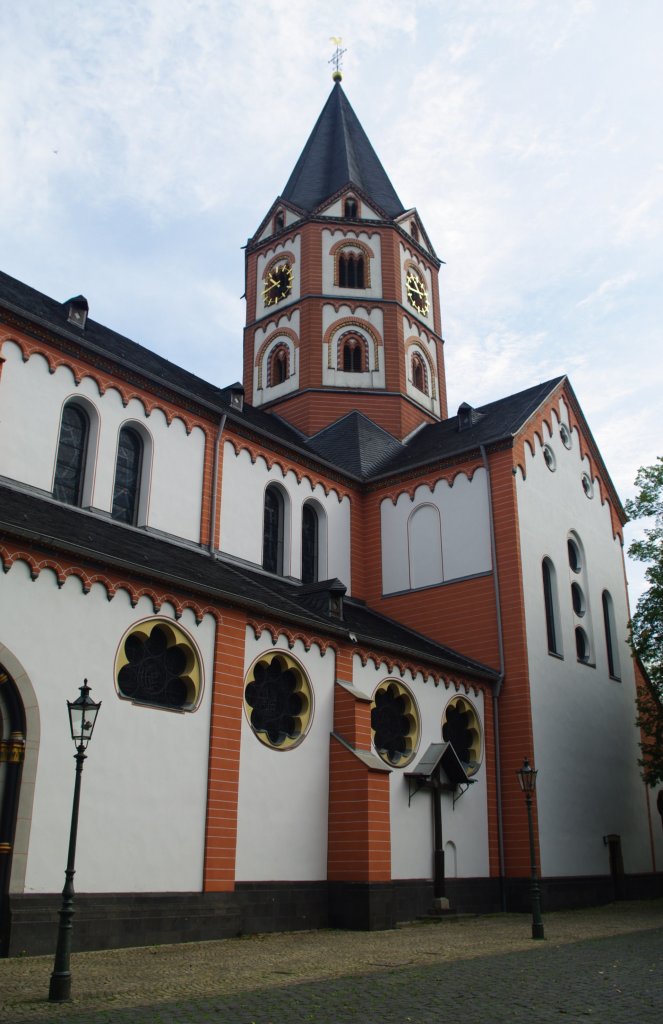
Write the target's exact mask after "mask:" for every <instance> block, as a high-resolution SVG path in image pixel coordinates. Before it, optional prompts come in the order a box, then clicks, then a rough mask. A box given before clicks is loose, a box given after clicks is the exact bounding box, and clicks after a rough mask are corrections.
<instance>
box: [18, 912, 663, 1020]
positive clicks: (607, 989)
mask: <svg viewBox="0 0 663 1024" xmlns="http://www.w3.org/2000/svg"><path fill="white" fill-rule="evenodd" d="M545 928H546V939H545V941H543V942H534V941H532V939H531V938H530V920H529V918H528V917H526V916H521V915H514V914H511V915H496V916H491V917H478V918H464V919H461V920H460V921H458V922H456V923H451V922H444V923H440V924H413V925H409V926H407V927H405V928H399V929H397V930H395V931H389V932H371V933H366V932H344V931H322V932H291V933H288V934H284V935H257V936H248V937H246V938H241V939H226V940H223V941H220V942H201V943H191V944H183V945H179V946H150V947H147V948H143V949H124V950H113V951H111V952H97V953H78V954H75V955H74V956H73V957H72V975H73V989H72V993H73V1000H72V1002H70V1003H68V1004H64V1005H51V1004H49V1003H48V1002H47V1001H46V995H47V992H48V981H49V976H50V972H51V969H52V959H51V958H50V957H30V958H25V959H20V958H19V959H13V960H3V961H0V1021H12V1022H14V1021H16V1022H17V1024H18V1022H23V1024H27V1022H37V1021H39V1022H41V1024H45V1022H53V1024H209V1022H215V1024H359V1022H361V1024H440V1022H442V1021H444V1022H446V1021H449V1022H461V1024H465V1022H468V1024H502V1022H506V1021H509V1022H518V1021H527V1022H528V1024H544V1022H545V1024H548V1022H551V1021H555V1022H558V1024H573V1022H579V1021H581V1022H583V1024H586V1022H587V1021H591V1020H592V1019H593V1020H594V1021H596V1022H597V1024H598V1022H600V1024H661V1021H663V900H657V901H653V902H649V903H620V904H614V905H612V906H609V907H601V908H597V909H592V910H583V911H567V912H565V913H555V914H547V915H546V916H545Z"/></svg>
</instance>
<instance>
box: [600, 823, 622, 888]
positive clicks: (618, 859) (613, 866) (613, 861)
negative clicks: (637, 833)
mask: <svg viewBox="0 0 663 1024" xmlns="http://www.w3.org/2000/svg"><path fill="white" fill-rule="evenodd" d="M603 842H604V843H605V844H606V846H607V847H608V856H609V858H610V875H611V877H612V884H613V888H614V893H615V899H616V900H623V899H624V858H623V857H622V838H621V836H617V835H609V836H604V838H603Z"/></svg>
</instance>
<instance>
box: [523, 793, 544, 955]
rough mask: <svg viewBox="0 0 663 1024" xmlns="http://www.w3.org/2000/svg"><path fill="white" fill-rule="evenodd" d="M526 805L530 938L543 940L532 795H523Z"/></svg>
mask: <svg viewBox="0 0 663 1024" xmlns="http://www.w3.org/2000/svg"><path fill="white" fill-rule="evenodd" d="M525 802H526V803H527V824H528V826H529V860H530V867H531V872H532V884H531V893H532V938H533V939H545V935H544V934H543V919H542V917H541V889H540V888H539V881H538V878H537V874H536V849H535V846H534V825H533V824H532V794H531V793H529V792H526V793H525Z"/></svg>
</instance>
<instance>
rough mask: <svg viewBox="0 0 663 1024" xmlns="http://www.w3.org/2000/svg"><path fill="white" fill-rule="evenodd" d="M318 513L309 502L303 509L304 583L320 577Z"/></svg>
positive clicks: (312, 581) (314, 581)
mask: <svg viewBox="0 0 663 1024" xmlns="http://www.w3.org/2000/svg"><path fill="white" fill-rule="evenodd" d="M318 532H319V531H318V514H317V512H316V511H315V509H314V508H313V506H312V505H311V504H310V503H308V502H307V504H306V505H304V508H303V509H302V583H316V582H317V579H318V546H319V538H318Z"/></svg>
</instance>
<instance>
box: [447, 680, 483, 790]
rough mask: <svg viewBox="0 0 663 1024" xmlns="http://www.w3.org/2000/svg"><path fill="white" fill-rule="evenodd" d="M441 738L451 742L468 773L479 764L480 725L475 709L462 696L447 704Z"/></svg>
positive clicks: (474, 769) (470, 773) (475, 769)
mask: <svg viewBox="0 0 663 1024" xmlns="http://www.w3.org/2000/svg"><path fill="white" fill-rule="evenodd" d="M442 739H443V740H447V741H448V742H449V743H451V745H452V747H453V748H454V750H455V751H456V754H457V755H458V758H459V759H460V760H461V761H462V762H463V765H464V766H465V770H466V772H467V774H468V775H473V774H474V772H476V771H477V769H478V768H479V766H480V764H481V725H480V723H479V719H478V716H477V713H476V711H475V710H474V708H473V707H472V705H471V704H470V702H469V701H467V700H465V698H464V697H454V699H453V700H452V701H451V702H450V703H449V704H448V706H447V710H446V712H445V715H444V722H443V724H442Z"/></svg>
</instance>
